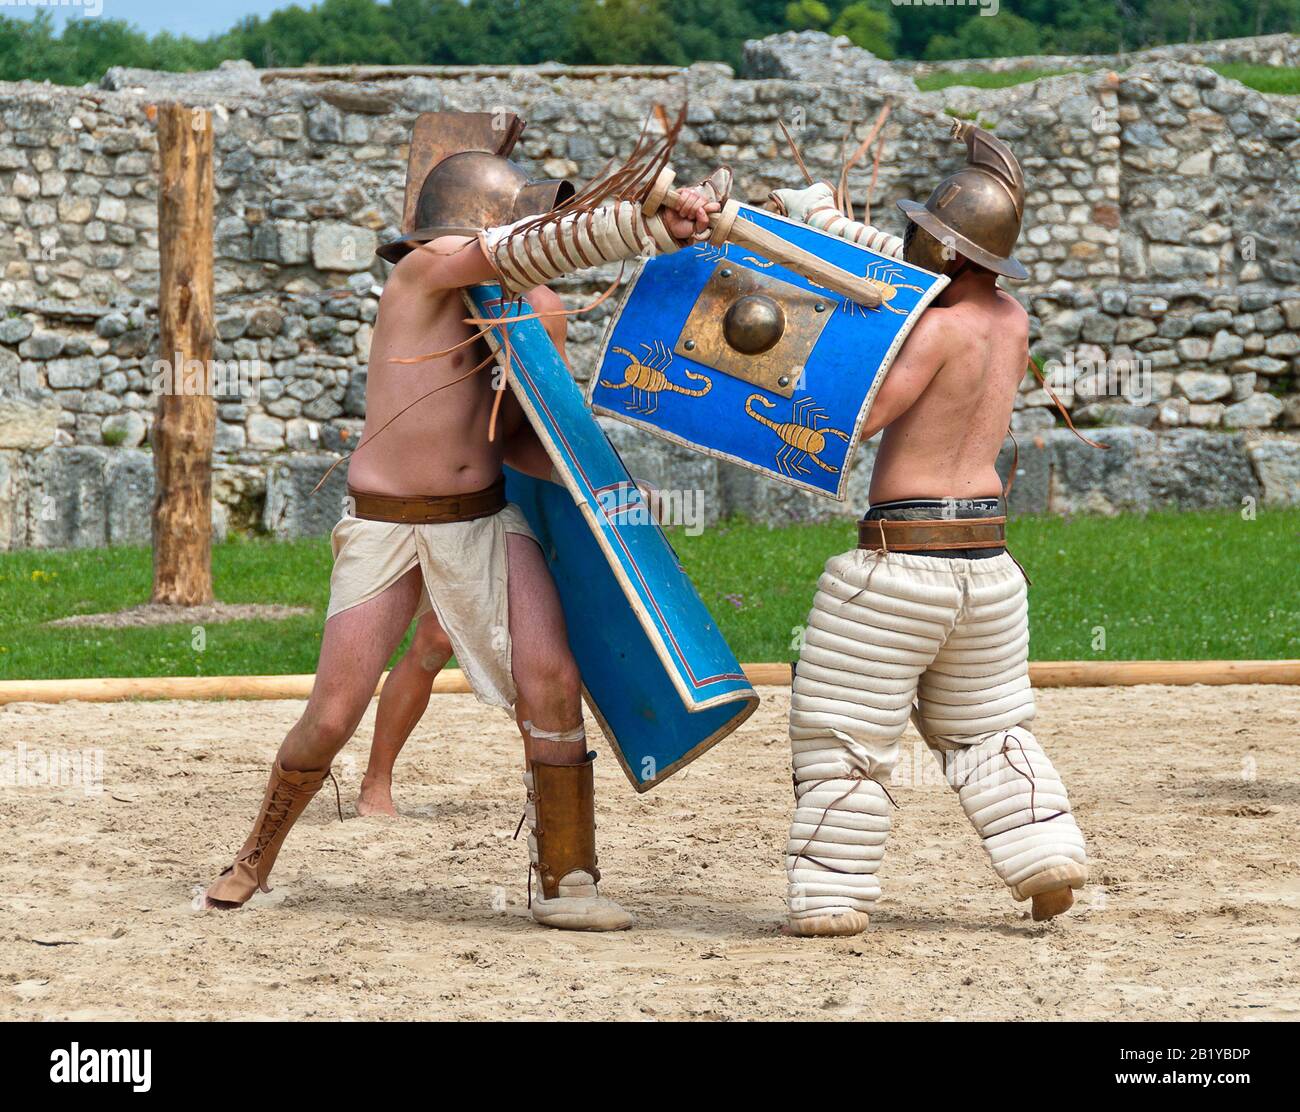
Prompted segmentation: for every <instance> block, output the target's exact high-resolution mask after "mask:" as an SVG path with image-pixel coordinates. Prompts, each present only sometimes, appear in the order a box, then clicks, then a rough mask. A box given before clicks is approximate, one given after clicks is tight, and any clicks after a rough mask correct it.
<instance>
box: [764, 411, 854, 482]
mask: <svg viewBox="0 0 1300 1112" xmlns="http://www.w3.org/2000/svg"><path fill="white" fill-rule="evenodd" d="M754 402H758V404H759V405H761V406H764V407H765V408H767V409H775V408H776V403H775V402H770V401H768V400H767V399H766V398H765V397H763V395H762V394H750V395H749V397H747V398H746V399H745V412H746V413H748V414H749V415H750V416H751V417H752V418H754V420H755V421H757V422H758V423H759V424H760V425H766V426H767V427H768V428H769V429H771V430H772V431H773V432H774V433H776V435H777V436H779V437H780V438H781V440H782V441H783V442H784V445H785V446H784V447H783V448H781V449H780V450H779V451H778V452H777V453H776V467H777V470H778V471H780V472H782V473H783V474H785V475H790V476H794V475H796V474H798V475H811V474H812V472H811V471H809V470H808V468H806V467H804V466H803V462H804V461H805V460H811V461H812V462H813V463H815V464H816V465H817V466H818V467H820V468H821V469H822V470H823V471H832V472H835V471H839V468H838V467H832V466H831V465H830V464H829V463H823V462H822V460H821V459H819V458H818V456H819V455H820V454H821V453H822V452H823V451H825V449H826V437H827V436H837V437H839V438H840V439H841V440H843V441H844V442H845V443H846V444H847V443H848V440H849V434H848V433H846V432H843V431H842V430H840V429H819V428H818V427H817V425H818V423H819V422H821V421H825V420H827V417H826V414H825V413H824V412H823V411H822V410H820V409H818V408H817V407H816V406H814V405H813V399H812V398H811V397H807V398H800V399H799V400H798V401H797V402H795V403H794V411H793V412H792V413H791V416H792V417H793V418H794V420H793V421H782V422H780V423H778V422H776V421H773V420H772V419H771V418H770V417H765V416H763V414H761V413H756V412H754V410H753V408H752V406H753V403H754Z"/></svg>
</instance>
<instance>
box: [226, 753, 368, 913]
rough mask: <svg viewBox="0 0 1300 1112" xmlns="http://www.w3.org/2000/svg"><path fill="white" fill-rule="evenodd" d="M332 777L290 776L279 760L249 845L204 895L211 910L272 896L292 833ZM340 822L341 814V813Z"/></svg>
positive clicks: (324, 773)
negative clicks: (259, 894) (275, 872)
mask: <svg viewBox="0 0 1300 1112" xmlns="http://www.w3.org/2000/svg"><path fill="white" fill-rule="evenodd" d="M329 775H330V770H329V769H328V768H324V769H317V770H314V771H310V772H289V771H287V770H286V769H284V768H281V767H280V761H279V759H278V758H277V759H276V762H275V764H273V765H272V766H271V778H270V780H269V781H268V782H267V785H266V795H264V796H263V797H262V809H261V810H260V811H258V813H257V821H256V822H255V823H254V824H253V831H252V833H251V834H249V836H248V841H246V842H245V843H244V846H243V848H242V849H241V850H240V851H239V854H238V856H236V858H235V861H234V864H232V865H229V866H228V867H227V868H226V869H225V870H224V871H223V872H222V874H221V875H220V876H219V877H217V879H216V880H215V881H213V882H212V885H211V886H210V887H209V888H208V890H207V892H206V893H205V898H206V902H207V904H208V905H209V906H215V907H223V908H236V907H240V906H242V905H243V904H245V903H247V902H248V900H249V899H250V898H251V897H252V895H253V893H254V892H256V891H258V889H261V890H262V891H263V892H269V891H270V890H271V889H270V888H269V887H268V886H267V883H266V882H267V879H268V878H269V877H270V875H271V867H272V866H273V865H274V864H275V859H276V857H277V856H278V855H279V853H280V847H281V846H282V845H283V844H284V840H285V838H286V837H288V834H289V830H290V829H291V828H292V826H293V824H294V823H295V822H296V821H297V820H298V816H299V815H301V814H302V813H303V811H305V810H306V809H307V804H308V803H310V802H311V801H312V797H313V796H314V795H315V794H316V793H317V792H318V791H320V789H321V785H322V784H324V783H325V780H326V778H327V777H329ZM339 817H340V818H342V814H341V813H340V816H339Z"/></svg>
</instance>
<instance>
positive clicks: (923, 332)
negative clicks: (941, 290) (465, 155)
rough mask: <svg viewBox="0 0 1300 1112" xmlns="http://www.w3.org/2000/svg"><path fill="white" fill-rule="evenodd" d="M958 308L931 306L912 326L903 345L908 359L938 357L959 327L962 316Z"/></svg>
mask: <svg viewBox="0 0 1300 1112" xmlns="http://www.w3.org/2000/svg"><path fill="white" fill-rule="evenodd" d="M958 308H959V306H943V305H931V306H930V307H929V308H928V309H926V311H925V312H924V313H922V314H921V315H920V316H919V317H918V318H917V319H916V323H915V324H913V325H912V330H911V332H909V333H908V335H907V340H906V342H905V343H904V344H903V352H904V353H905V354H906V355H907V356H908V357H909V358H916V357H917V356H923V355H940V354H942V352H943V351H944V349H945V347H946V346H947V345H948V343H950V342H951V338H952V336H953V334H954V330H955V329H957V328H959V327H960V325H961V318H962V314H961V313H959V312H958V311H957V309H958Z"/></svg>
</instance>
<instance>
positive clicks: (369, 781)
mask: <svg viewBox="0 0 1300 1112" xmlns="http://www.w3.org/2000/svg"><path fill="white" fill-rule="evenodd" d="M357 814H358V815H360V816H361V817H362V818H365V817H366V816H368V815H385V816H387V817H388V818H394V819H395V818H397V808H396V807H394V806H393V782H392V781H391V780H380V779H377V778H372V777H370V776H365V777H363V778H362V780H361V794H360V795H358V796H357Z"/></svg>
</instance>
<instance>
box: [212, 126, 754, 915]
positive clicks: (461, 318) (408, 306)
mask: <svg viewBox="0 0 1300 1112" xmlns="http://www.w3.org/2000/svg"><path fill="white" fill-rule="evenodd" d="M522 128H523V121H522V120H519V119H518V118H517V117H514V116H503V115H502V114H495V115H494V114H488V113H430V114H427V115H426V116H422V117H421V118H420V119H419V120H418V121H417V123H416V128H415V134H414V136H413V139H412V145H411V167H410V171H409V172H408V181H407V208H406V216H405V217H404V220H403V227H404V228H407V229H409V230H408V231H407V234H405V235H403V236H402V237H401V238H400V239H398V240H396V241H394V242H392V243H388V244H385V245H384V246H382V247H381V248H380V249H379V254H380V256H381V257H382V258H384V259H385V260H387V261H389V262H391V263H394V264H395V265H394V267H393V270H392V272H391V274H390V275H389V277H388V280H387V282H386V283H385V285H384V289H383V294H382V296H381V298H380V302H379V314H378V318H377V320H376V323H375V330H374V337H373V340H372V342H371V349H370V363H369V375H368V379H367V386H366V423H365V427H364V429H363V432H362V437H361V441H360V444H359V445H358V448H357V450H356V451H355V452H354V453H353V455H352V458H351V461H350V464H349V473H348V501H349V508H348V512H347V513H346V514H345V516H344V517H343V518H342V519H341V520H340V521H339V523H338V525H337V526H336V527H335V529H334V532H333V535H332V538H331V542H332V547H333V552H334V569H333V573H332V575H331V579H330V601H329V610H328V615H327V618H326V622H325V630H324V635H323V638H322V641H321V651H320V661H319V664H318V666H317V671H316V680H315V684H314V686H313V688H312V692H311V697H310V699H309V700H308V703H307V708H306V710H305V711H304V713H303V715H302V717H301V718H300V719H299V720H298V722H297V723H296V724H295V725H294V726H293V727H292V729H290V731H289V733H288V735H287V736H286V737H285V739H284V743H283V744H282V745H281V746H280V750H279V753H278V754H277V756H276V759H275V763H274V765H273V766H272V768H271V775H270V781H269V783H268V784H267V787H266V793H265V796H264V798H263V800H262V806H261V809H260V811H259V812H258V815H257V818H256V821H255V822H254V825H253V830H252V832H251V833H250V834H249V836H248V840H247V841H246V842H245V843H244V845H243V848H242V849H240V851H239V853H238V855H237V856H236V858H235V860H234V863H233V864H231V865H230V866H229V867H228V868H227V869H226V870H225V871H224V872H222V873H221V875H220V876H219V877H218V878H217V879H216V880H215V881H214V882H213V883H212V885H211V886H210V887H209V888H208V890H207V893H206V898H205V903H206V905H207V906H209V907H217V908H237V907H239V906H241V905H242V904H243V903H245V902H246V901H247V900H248V899H249V898H250V897H251V896H252V895H253V894H254V893H255V892H256V891H258V890H259V889H261V890H263V891H266V890H267V880H268V877H269V875H270V872H271V868H272V866H273V865H274V863H275V860H276V857H277V856H278V854H279V852H280V849H281V847H282V845H283V843H284V840H285V837H286V836H287V834H288V833H289V830H290V828H291V827H292V826H293V824H294V822H295V821H296V820H297V818H298V817H299V815H301V814H302V812H303V810H304V808H305V807H306V806H307V804H308V803H309V802H310V800H311V799H312V797H313V796H314V795H315V794H316V792H317V791H319V790H320V788H321V786H322V785H323V784H324V782H325V780H326V779H327V778H329V775H330V764H331V762H332V761H333V759H334V757H335V755H336V754H337V753H338V752H339V750H341V749H342V748H343V746H344V745H345V744H346V743H347V741H348V740H349V739H350V738H351V737H352V734H353V732H354V731H355V730H356V728H357V725H358V723H359V722H360V720H361V718H362V715H363V714H364V713H365V710H366V708H367V706H368V705H369V703H370V700H371V697H372V696H373V695H374V693H375V688H376V685H377V683H378V681H379V679H380V676H381V675H382V673H383V669H384V666H385V664H386V662H387V661H388V659H389V657H390V656H391V655H392V653H393V651H394V650H395V649H396V648H397V646H398V645H399V644H400V642H401V640H402V638H403V636H404V634H405V632H406V630H407V629H408V627H409V626H410V625H411V622H412V620H413V619H416V618H419V619H421V630H422V633H421V637H422V638H423V640H424V642H427V643H429V644H431V645H436V644H437V643H438V642H439V641H440V640H441V639H443V638H445V641H446V644H447V647H448V648H449V649H450V650H451V651H454V653H455V655H456V659H457V661H458V663H459V665H460V667H461V669H462V671H463V672H464V674H465V676H466V678H467V679H468V681H469V683H470V685H471V686H472V688H473V690H474V693H475V694H476V695H477V696H478V698H479V699H480V700H481V701H482V702H485V703H487V704H489V705H492V706H497V707H502V708H504V709H506V710H507V711H509V712H511V713H512V714H513V715H514V716H515V718H516V721H517V723H518V726H519V729H520V732H521V733H522V735H523V741H524V756H525V767H526V771H525V775H524V781H525V786H526V790H527V804H526V817H527V820H528V822H529V826H530V831H531V833H530V836H529V851H530V860H531V872H530V884H529V889H530V896H531V900H530V903H531V909H532V915H533V918H534V919H536V920H537V921H538V922H540V923H544V924H546V925H548V926H553V927H561V928H566V929H570V930H617V929H621V928H624V927H627V926H629V925H630V924H631V922H632V916H631V915H630V914H628V913H627V912H626V911H625V910H624V909H623V908H621V907H620V906H619V905H618V904H617V903H615V902H614V901H612V900H610V899H608V898H606V897H604V896H601V895H600V894H599V893H598V891H597V881H598V880H599V879H600V872H599V870H598V869H597V866H596V843H595V803H594V798H593V781H592V760H593V758H594V756H595V754H594V753H590V752H588V749H587V744H586V736H585V733H584V728H583V718H582V701H581V687H582V684H581V678H580V676H579V674H578V669H577V666H576V665H575V663H574V660H573V656H572V654H571V653H570V650H569V645H568V640H567V637H566V631H565V622H564V614H563V611H562V609H561V606H560V601H559V598H558V596H557V594H556V590H555V585H554V583H553V582H552V580H551V578H550V575H549V573H548V571H547V568H546V563H545V560H544V558H543V555H542V552H541V550H540V548H539V547H538V544H537V542H536V539H535V538H534V536H533V534H532V532H531V531H530V529H529V527H528V524H527V522H526V521H525V519H524V516H523V514H522V512H521V511H520V510H519V508H518V507H517V506H515V505H513V504H510V503H508V502H507V501H506V499H505V496H504V493H503V488H504V479H503V476H502V467H503V465H506V464H508V465H509V466H511V467H513V468H515V469H517V470H518V471H520V472H523V473H525V474H528V475H532V476H535V477H538V478H543V479H546V478H550V477H551V476H552V465H551V460H550V458H549V457H548V455H547V453H546V451H545V449H544V448H543V446H542V444H541V442H540V441H539V440H538V438H537V436H536V434H535V433H534V431H533V429H532V427H531V426H530V425H529V423H528V421H527V420H526V419H525V417H524V414H523V411H522V410H521V409H520V408H519V406H518V403H517V402H516V401H515V399H514V397H513V395H512V394H511V393H510V392H509V391H508V390H506V389H504V388H502V385H501V383H500V381H499V379H497V377H496V376H494V375H493V373H492V372H491V371H483V368H484V367H486V366H488V364H489V363H491V361H492V358H493V357H492V354H491V352H490V351H489V349H488V346H487V344H486V342H485V340H484V338H483V336H482V334H481V333H480V331H479V327H478V322H476V321H475V320H474V319H473V318H474V315H475V314H473V313H472V312H471V313H469V314H468V316H469V318H470V319H468V320H467V319H466V318H467V306H466V303H465V300H464V295H463V291H464V290H465V289H466V288H467V287H470V286H474V285H477V284H480V283H484V282H498V283H500V285H501V287H502V289H503V292H504V293H505V295H506V296H507V297H526V299H527V303H526V304H525V303H524V302H519V305H520V312H521V313H527V312H533V313H537V314H540V315H542V317H543V323H544V324H545V327H546V329H547V331H548V333H549V334H550V336H551V338H552V340H553V341H554V343H555V345H556V347H557V349H558V350H559V352H560V354H561V355H563V353H564V337H565V326H564V320H565V316H564V309H563V306H562V304H561V302H560V299H559V297H558V296H557V295H556V294H555V293H553V292H552V291H551V290H550V289H549V288H548V286H547V284H546V283H548V282H550V281H552V280H554V279H555V278H557V277H559V276H561V275H563V274H567V273H571V272H574V271H580V270H583V269H586V268H588V267H594V266H599V265H601V264H604V263H611V262H617V261H620V260H626V259H630V258H633V257H635V256H638V255H644V254H648V253H651V252H661V253H662V252H670V251H675V250H677V249H678V248H679V247H682V246H684V245H686V244H688V243H691V242H694V241H695V240H696V239H697V238H698V237H700V236H702V235H703V234H705V233H706V229H707V227H708V217H709V214H710V213H711V212H715V211H717V209H718V202H719V201H720V200H725V199H726V198H725V196H720V195H719V193H718V191H717V189H716V188H715V186H714V185H712V184H710V185H707V186H702V187H701V188H700V189H698V190H690V189H687V190H683V191H682V192H681V195H680V196H679V198H678V200H677V202H676V204H675V205H673V206H670V207H666V208H664V209H663V210H661V211H660V212H658V213H656V214H654V215H649V216H647V215H645V214H644V213H643V212H642V206H641V205H640V204H639V203H637V202H635V201H633V200H628V199H623V197H622V195H621V194H620V192H619V190H620V189H622V191H623V192H624V193H629V194H630V193H631V191H632V186H633V185H635V180H634V179H635V177H636V175H635V173H632V172H630V171H629V169H628V166H624V167H623V168H622V169H621V170H620V171H617V172H615V173H614V174H612V175H610V177H609V178H608V179H606V182H607V183H608V182H612V183H613V185H612V186H610V187H608V188H605V189H604V190H603V194H604V195H603V196H602V189H601V188H600V187H601V184H602V183H599V182H598V183H593V185H592V186H588V187H587V188H586V189H585V190H583V191H582V192H580V193H577V194H575V191H574V189H573V187H572V186H571V185H570V184H569V183H568V182H562V181H530V180H528V178H527V176H526V175H525V174H524V172H523V171H522V170H521V169H520V168H519V167H518V166H517V165H515V164H514V163H512V162H511V161H509V159H508V158H507V155H508V154H509V152H510V149H511V148H512V147H513V146H514V144H515V142H516V141H517V139H518V138H519V133H520V132H521V131H522ZM638 149H639V150H640V149H641V145H639V147H638ZM642 154H644V150H642ZM629 165H631V164H630V163H629ZM654 169H655V167H654V166H653V165H651V166H650V170H651V171H653V170H654ZM719 180H720V181H722V180H729V179H726V177H725V175H724V176H723V177H722V178H720V179H719ZM476 372H480V373H476ZM381 434H382V435H381ZM434 655H436V654H434ZM409 725H411V726H413V725H414V721H413V720H412V721H410V723H409ZM407 728H408V729H409V726H408V727H407Z"/></svg>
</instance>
